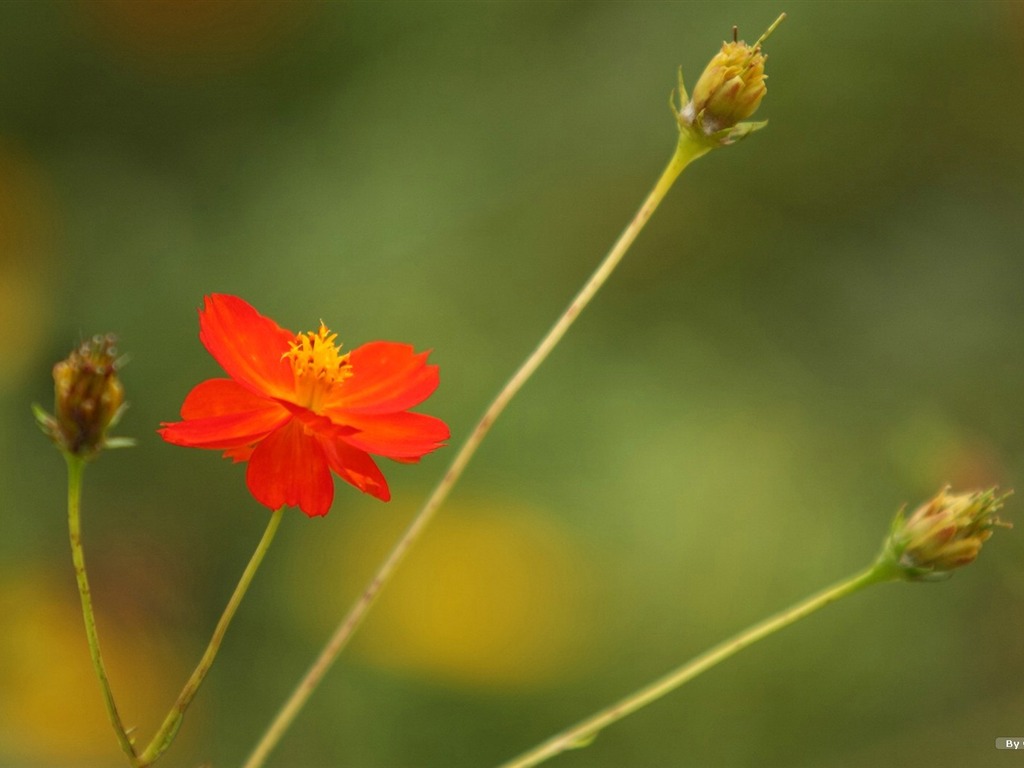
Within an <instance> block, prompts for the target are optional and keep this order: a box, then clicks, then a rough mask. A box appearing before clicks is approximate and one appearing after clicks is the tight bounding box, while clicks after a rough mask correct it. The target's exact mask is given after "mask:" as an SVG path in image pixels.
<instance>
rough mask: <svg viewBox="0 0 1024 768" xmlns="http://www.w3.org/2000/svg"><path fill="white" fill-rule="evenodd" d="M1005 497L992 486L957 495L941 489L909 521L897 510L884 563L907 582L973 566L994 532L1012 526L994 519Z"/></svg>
mask: <svg viewBox="0 0 1024 768" xmlns="http://www.w3.org/2000/svg"><path fill="white" fill-rule="evenodd" d="M1008 495H1009V494H1003V495H1001V496H1000V495H998V494H996V491H995V489H994V488H992V489H989V490H987V491H974V492H973V493H959V494H956V493H950V491H949V488H948V487H947V488H943V489H942V490H941V491H939V493H938V494H937V495H936V496H935V497H934V498H932V499H931V500H930V501H927V502H925V503H924V504H922V505H921V506H920V507H918V508H917V509H916V510H915V511H914V513H913V514H912V515H910V517H909V518H908V517H906V516H905V515H904V513H903V511H902V510H901V511H900V513H899V514H898V515H897V516H896V519H895V520H894V521H893V524H892V530H891V532H890V534H889V538H888V539H887V540H886V543H885V548H884V549H883V552H882V559H884V560H887V561H888V562H889V564H890V566H891V567H892V568H893V569H894V570H895V571H896V573H897V574H898V577H899V578H903V579H907V580H909V581H938V580H940V579H944V578H948V577H949V576H951V575H952V571H953V570H954V569H955V568H959V567H961V566H964V565H969V564H970V563H972V562H974V560H975V558H977V556H978V553H979V552H980V551H981V545H982V544H983V543H984V542H985V541H987V540H988V538H989V537H990V536H991V535H992V531H993V529H995V528H996V527H1003V528H1009V527H1010V524H1009V523H1005V522H1003V521H1002V520H1000V519H999V518H998V517H997V516H996V512H997V511H998V510H999V509H1000V508H1001V507H1002V506H1003V500H1004V499H1005V498H1006V496H1008Z"/></svg>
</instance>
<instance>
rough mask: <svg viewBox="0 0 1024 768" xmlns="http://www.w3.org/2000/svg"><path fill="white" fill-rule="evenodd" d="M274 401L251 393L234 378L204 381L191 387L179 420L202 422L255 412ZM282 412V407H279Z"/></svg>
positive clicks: (276, 405) (274, 403)
mask: <svg viewBox="0 0 1024 768" xmlns="http://www.w3.org/2000/svg"><path fill="white" fill-rule="evenodd" d="M268 405H273V406H275V407H277V408H282V407H281V406H280V405H278V404H277V403H276V402H275V401H273V400H270V399H268V398H266V397H262V396H261V395H256V394H253V393H252V392H251V391H249V390H248V389H246V388H245V387H243V386H242V385H241V384H239V383H238V382H236V381H235V380H234V379H207V380H206V381H203V382H200V383H199V384H197V385H196V386H194V387H193V388H192V391H191V392H189V393H188V395H186V396H185V402H184V403H182V406H181V418H183V419H204V418H208V417H210V416H223V415H225V414H228V413H245V412H247V411H258V410H262V409H263V408H266V407H267V406H268ZM282 410H283V408H282Z"/></svg>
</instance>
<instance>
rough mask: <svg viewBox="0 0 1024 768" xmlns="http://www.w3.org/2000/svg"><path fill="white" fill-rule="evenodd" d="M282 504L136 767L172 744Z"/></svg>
mask: <svg viewBox="0 0 1024 768" xmlns="http://www.w3.org/2000/svg"><path fill="white" fill-rule="evenodd" d="M283 509H284V508H283V507H282V508H281V509H279V510H277V511H276V512H273V513H271V515H270V521H269V522H268V523H267V528H266V530H265V531H264V532H263V538H262V539H260V543H259V544H258V545H256V551H255V552H253V553H252V557H251V558H249V564H248V565H247V566H246V567H245V571H244V572H243V573H242V578H241V579H239V581H238V586H236V587H235V591H234V593H232V595H231V599H230V600H228V604H227V607H225V608H224V613H223V614H221V617H220V621H218V622H217V627H216V628H215V629H214V630H213V636H212V637H211V638H210V643H209V645H207V646H206V652H205V653H204V654H203V657H202V658H201V659H200V660H199V664H198V665H197V666H196V668H195V670H194V671H193V672H192V676H191V677H190V678H189V679H188V682H186V683H185V687H184V688H182V690H181V693H180V694H178V700H177V701H176V702H174V706H173V707H172V708H171V711H170V712H168V713H167V717H166V718H164V722H163V724H162V725H161V726H160V730H159V731H157V734H156V736H154V737H153V740H152V741H151V742H150V743H149V745H148V746H147V747H146V750H145V751H144V752H143V753H142V755H141V756H140V757H139V763H138V766H139V768H146V766H149V765H152V764H153V763H154V762H156V760H157V759H158V758H159V757H160V755H162V754H163V753H164V751H165V750H166V749H167V748H168V747H169V746H170V745H171V742H172V741H173V740H174V737H175V735H176V734H177V732H178V728H180V727H181V720H182V718H183V717H184V716H185V710H186V709H188V706H189V704H191V703H192V699H194V698H195V695H196V693H198V691H199V686H200V685H202V684H203V680H204V679H205V677H206V673H207V672H209V671H210V667H212V666H213V660H214V659H215V658H216V656H217V651H218V650H220V644H221V641H222V640H223V639H224V634H225V633H226V632H227V630H228V625H229V624H230V623H231V619H232V618H234V616H235V611H237V610H238V606H239V605H240V604H241V602H242V598H243V597H244V596H245V593H246V591H247V590H248V589H249V584H250V583H252V579H253V576H255V575H256V570H257V569H258V568H259V567H260V563H262V562H263V556H264V555H265V554H266V553H267V549H268V548H269V547H270V542H272V541H273V540H274V534H276V533H277V528H278V526H279V525H280V524H281V517H282V514H281V513H282V510H283Z"/></svg>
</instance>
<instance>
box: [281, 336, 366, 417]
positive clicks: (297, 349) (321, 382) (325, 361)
mask: <svg viewBox="0 0 1024 768" xmlns="http://www.w3.org/2000/svg"><path fill="white" fill-rule="evenodd" d="M337 338H338V334H336V333H331V332H330V330H328V328H327V326H326V325H324V323H323V321H321V322H320V329H319V330H318V331H316V332H315V333H314V332H313V331H308V332H306V333H300V334H298V335H297V336H296V337H295V341H293V342H290V343H289V347H290V349H289V350H288V351H287V352H285V353H284V355H282V358H288V359H289V360H291V363H292V368H293V370H294V371H295V378H296V382H297V383H299V384H300V388H301V390H302V391H303V392H304V393H305V395H306V396H307V397H308V402H307V405H308V406H309V407H314V406H315V404H316V402H317V401H319V397H318V395H321V394H324V393H325V392H327V391H329V390H330V388H331V387H332V386H334V385H335V384H338V383H340V382H342V381H344V380H345V379H347V378H348V377H349V376H351V375H352V370H351V365H350V364H349V359H348V358H349V356H348V354H347V353H346V354H344V355H343V354H341V348H340V345H338V344H336V343H335V339H337Z"/></svg>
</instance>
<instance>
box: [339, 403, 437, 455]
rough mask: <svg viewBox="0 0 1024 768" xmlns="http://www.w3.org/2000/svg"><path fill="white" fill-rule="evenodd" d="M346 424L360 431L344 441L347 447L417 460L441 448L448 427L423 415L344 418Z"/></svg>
mask: <svg viewBox="0 0 1024 768" xmlns="http://www.w3.org/2000/svg"><path fill="white" fill-rule="evenodd" d="M345 418H346V425H348V426H353V427H356V428H357V429H358V430H359V431H358V432H356V433H355V434H351V435H346V436H345V437H344V438H343V439H344V440H345V442H346V443H348V444H349V445H351V446H353V447H355V448H358V449H360V450H362V451H366V452H368V453H373V454H377V455H378V456H388V457H390V458H394V459H418V458H420V457H421V456H423V455H424V454H426V453H430V452H431V451H433V450H436V449H437V448H440V447H441V446H442V445H444V442H445V440H447V439H448V437H449V432H448V425H447V424H445V423H444V422H443V421H441V420H440V419H436V418H434V417H433V416H427V415H425V414H422V413H409V412H402V413H389V414H386V415H383V416H353V415H351V414H349V415H346V417H345Z"/></svg>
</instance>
